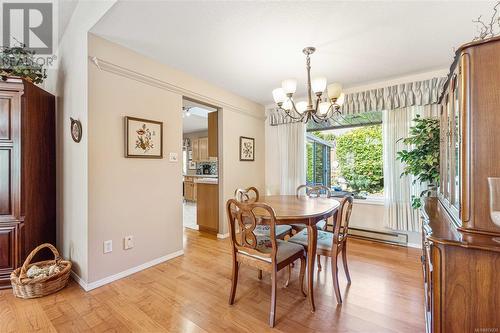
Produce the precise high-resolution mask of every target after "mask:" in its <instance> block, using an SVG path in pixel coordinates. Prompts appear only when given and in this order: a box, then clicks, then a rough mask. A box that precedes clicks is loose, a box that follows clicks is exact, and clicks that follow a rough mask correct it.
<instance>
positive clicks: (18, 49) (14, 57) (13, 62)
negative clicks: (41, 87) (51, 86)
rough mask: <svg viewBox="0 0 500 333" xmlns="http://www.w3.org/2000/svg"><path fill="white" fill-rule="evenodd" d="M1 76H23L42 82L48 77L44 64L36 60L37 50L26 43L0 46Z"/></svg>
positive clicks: (4, 78)
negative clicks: (31, 48) (29, 47)
mask: <svg viewBox="0 0 500 333" xmlns="http://www.w3.org/2000/svg"><path fill="white" fill-rule="evenodd" d="M0 50H1V51H0V76H1V78H2V80H4V81H5V80H7V77H13V76H14V77H21V78H23V79H25V80H27V81H30V82H33V83H42V82H43V80H44V79H45V78H46V77H47V71H46V70H45V69H44V68H43V65H41V64H39V63H37V62H36V60H35V52H34V51H30V50H28V49H27V48H26V45H25V44H19V46H14V47H6V46H2V47H1V48H0Z"/></svg>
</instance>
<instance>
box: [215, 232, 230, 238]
mask: <svg viewBox="0 0 500 333" xmlns="http://www.w3.org/2000/svg"><path fill="white" fill-rule="evenodd" d="M228 237H229V232H228V233H227V234H217V238H218V239H224V238H228Z"/></svg>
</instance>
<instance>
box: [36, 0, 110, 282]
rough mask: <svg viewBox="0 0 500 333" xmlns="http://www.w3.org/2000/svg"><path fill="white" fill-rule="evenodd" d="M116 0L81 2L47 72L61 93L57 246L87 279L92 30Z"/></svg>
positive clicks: (48, 83)
mask: <svg viewBox="0 0 500 333" xmlns="http://www.w3.org/2000/svg"><path fill="white" fill-rule="evenodd" d="M114 2H115V1H99V2H86V1H81V2H79V3H78V4H76V7H75V8H74V10H73V9H71V11H73V16H72V18H71V20H70V21H69V23H68V24H67V27H66V32H65V33H64V35H63V36H62V38H61V40H60V42H59V49H58V50H57V56H58V68H57V70H51V71H49V73H48V78H47V80H46V81H45V82H44V88H45V89H47V90H48V91H50V92H51V93H53V94H54V95H56V109H57V111H56V112H57V116H56V117H57V119H56V122H57V125H56V126H57V127H56V128H57V133H56V138H57V140H56V142H57V147H56V151H57V246H58V248H59V250H60V251H61V252H62V255H63V256H64V257H66V258H70V259H71V260H72V262H73V270H74V271H75V272H76V273H77V274H78V275H79V276H80V277H82V278H83V279H84V280H86V279H87V275H88V274H87V273H88V272H87V266H88V238H87V228H88V223H87V218H88V216H87V214H88V209H87V208H88V207H87V180H88V177H87V163H88V155H87V140H88V132H87V129H88V121H87V116H88V114H87V31H88V30H89V29H90V28H91V27H92V26H93V25H94V24H95V23H96V22H97V21H98V20H99V19H100V18H101V17H102V15H104V13H105V12H106V11H107V10H108V9H109V8H110V7H111V6H112V5H113V4H114ZM70 117H73V118H75V119H79V120H80V121H81V122H82V126H83V137H82V141H81V142H80V143H75V142H73V140H72V139H71V135H70V128H69V125H70V119H69V118H70Z"/></svg>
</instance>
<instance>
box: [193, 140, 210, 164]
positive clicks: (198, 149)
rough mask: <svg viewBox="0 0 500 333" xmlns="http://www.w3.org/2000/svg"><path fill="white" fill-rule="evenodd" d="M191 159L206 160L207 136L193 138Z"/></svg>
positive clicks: (196, 160) (195, 160)
mask: <svg viewBox="0 0 500 333" xmlns="http://www.w3.org/2000/svg"><path fill="white" fill-rule="evenodd" d="M191 146H192V150H193V161H194V162H205V161H208V160H209V158H208V138H206V137H205V138H198V139H193V140H192V143H191Z"/></svg>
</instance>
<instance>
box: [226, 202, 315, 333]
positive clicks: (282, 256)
mask: <svg viewBox="0 0 500 333" xmlns="http://www.w3.org/2000/svg"><path fill="white" fill-rule="evenodd" d="M226 209H227V215H228V221H229V235H230V241H231V252H232V256H233V273H232V279H231V292H230V294H229V304H230V305H232V304H233V303H234V298H235V295H236V287H237V285H238V271H239V267H240V264H246V265H249V266H252V267H255V268H257V269H259V270H263V271H266V272H270V273H271V311H270V315H269V325H270V326H271V327H274V324H275V314H276V292H277V273H278V271H280V270H281V269H283V268H285V267H289V266H290V264H292V263H293V262H294V261H296V260H297V259H300V275H299V280H300V291H301V293H302V295H303V296H306V293H305V291H304V275H305V270H306V253H305V251H304V247H303V246H302V245H299V244H295V243H290V242H286V241H283V240H280V239H277V238H276V236H275V228H276V216H275V213H274V210H273V209H272V208H271V207H270V206H269V205H266V204H264V203H259V202H250V203H244V202H238V201H237V200H234V199H230V200H228V201H227V205H226ZM259 219H265V220H266V222H267V223H268V224H269V225H270V227H271V233H270V237H263V236H257V235H256V234H255V229H256V227H257V225H258V220H259ZM236 225H238V227H239V233H238V234H237V232H236Z"/></svg>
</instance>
